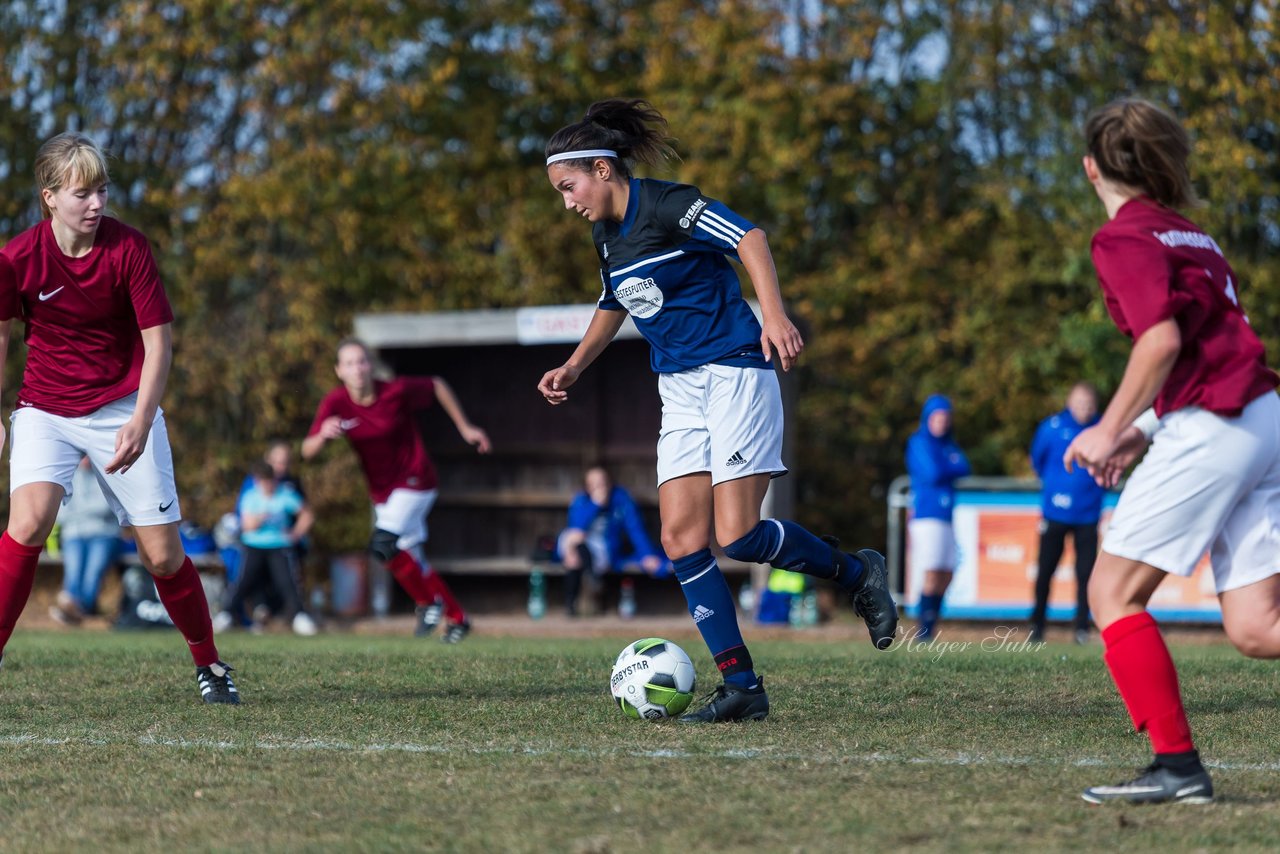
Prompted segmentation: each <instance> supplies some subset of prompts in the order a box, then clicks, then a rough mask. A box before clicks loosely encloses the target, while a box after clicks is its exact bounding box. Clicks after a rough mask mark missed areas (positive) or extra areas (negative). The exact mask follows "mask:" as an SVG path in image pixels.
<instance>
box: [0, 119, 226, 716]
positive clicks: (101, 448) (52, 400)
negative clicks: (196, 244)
mask: <svg viewBox="0 0 1280 854" xmlns="http://www.w3.org/2000/svg"><path fill="white" fill-rule="evenodd" d="M35 173H36V182H37V188H38V190H39V194H40V204H41V207H42V209H43V212H44V217H45V218H44V219H43V220H42V221H41V222H40V223H39V224H38V225H35V226H33V227H32V228H29V229H27V230H26V231H24V232H23V233H21V234H19V235H18V236H17V237H15V238H14V239H13V240H11V241H9V243H8V244H6V245H5V247H4V248H3V249H0V374H2V369H3V360H4V358H5V354H6V353H7V352H8V349H9V335H10V332H11V328H12V325H13V320H14V318H21V319H22V320H23V322H24V323H25V326H26V333H25V338H26V343H27V362H26V369H25V372H24V374H23V378H22V388H21V390H20V391H19V392H18V402H17V407H16V408H15V409H14V412H13V415H12V416H11V424H12V429H11V434H12V448H11V449H10V453H9V488H10V490H11V493H12V494H11V496H10V503H9V525H8V528H7V529H6V531H5V533H4V534H3V536H0V653H3V651H4V646H5V644H6V642H7V641H8V640H9V636H10V635H11V634H12V633H13V627H14V624H15V623H16V622H17V620H18V616H19V615H20V614H21V613H22V609H23V606H24V605H25V604H26V601H27V599H28V597H29V596H30V595H31V585H32V582H33V580H34V578H35V570H36V561H37V559H38V557H39V555H40V550H41V547H42V545H43V544H44V542H45V540H46V539H48V536H49V531H50V529H52V527H53V523H54V520H55V519H56V517H57V513H58V506H59V505H60V504H61V503H62V502H63V501H64V500H65V499H66V497H67V496H68V495H69V494H70V492H71V483H72V476H73V475H74V473H75V470H76V466H77V465H78V463H79V459H80V457H81V456H82V455H84V456H88V458H89V460H90V462H91V463H92V465H93V469H94V472H95V473H96V474H97V476H98V480H99V482H100V483H101V484H102V488H103V492H104V493H105V494H106V496H107V499H108V500H109V501H110V502H111V505H112V507H113V509H114V510H115V512H116V515H117V517H118V518H119V520H120V524H121V525H131V526H132V527H133V529H134V533H135V536H136V539H137V543H138V555H139V557H141V559H142V562H143V565H144V566H146V568H147V570H148V571H150V572H151V574H152V576H153V577H154V578H155V584H156V591H157V592H158V593H159V594H160V601H161V602H163V603H164V606H165V609H166V610H167V611H168V612H169V616H170V617H171V618H172V619H173V623H174V625H175V626H177V627H178V630H179V631H180V632H182V635H183V637H184V638H186V641H187V645H188V646H189V647H190V650H191V656H192V658H193V659H194V660H195V664H196V682H197V685H198V686H199V688H200V694H201V697H202V698H203V699H204V701H205V702H206V703H232V704H234V703H239V702H240V695H239V692H238V691H237V690H236V686H235V684H234V683H233V682H232V681H231V676H230V671H231V668H230V667H228V666H227V665H226V664H225V663H223V662H222V661H220V660H219V658H218V651H217V649H216V648H215V646H214V642H213V627H212V624H211V620H210V616H209V604H208V602H207V601H206V600H205V595H204V588H203V587H202V586H201V584H200V576H199V574H198V573H197V572H196V568H195V566H193V565H192V563H191V560H190V559H189V558H188V557H187V556H186V554H185V553H184V552H183V549H182V541H181V539H180V538H179V536H178V522H179V521H180V520H181V518H182V513H181V510H180V509H179V506H178V493H177V489H176V487H175V485H174V478H173V455H172V452H171V451H170V448H169V438H168V434H167V433H166V431H165V422H164V415H163V413H162V412H161V410H160V397H161V395H162V394H163V392H164V387H165V382H166V380H167V379H168V376H169V365H170V361H171V358H172V340H171V332H170V323H171V322H172V320H173V312H172V310H171V309H170V307H169V301H168V299H167V298H166V296H165V293H164V287H163V285H162V284H161V282H160V276H159V273H158V272H157V270H156V264H155V260H154V258H153V257H152V255H151V247H150V245H149V244H148V243H147V239H146V238H145V237H144V236H143V235H142V234H140V233H139V232H137V231H135V230H134V229H132V228H130V227H128V226H127V225H124V224H123V223H121V222H119V221H118V220H115V219H113V218H111V217H109V216H107V215H106V204H107V186H108V175H107V164H106V159H105V158H104V157H103V155H102V152H101V151H100V150H99V149H98V147H97V146H96V145H95V144H94V143H93V142H92V140H90V139H88V138H87V137H85V136H82V135H80V134H76V133H64V134H60V135H58V136H55V137H54V138H52V139H50V140H49V141H47V142H46V143H45V144H44V145H43V146H41V147H40V150H39V152H37V154H36V160H35ZM3 438H4V429H3V427H0V441H2V440H3ZM0 660H3V659H2V658H0Z"/></svg>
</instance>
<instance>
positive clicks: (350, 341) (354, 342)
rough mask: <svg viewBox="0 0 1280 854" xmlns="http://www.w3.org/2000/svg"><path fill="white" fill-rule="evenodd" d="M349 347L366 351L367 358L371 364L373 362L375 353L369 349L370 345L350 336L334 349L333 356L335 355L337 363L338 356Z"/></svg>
mask: <svg viewBox="0 0 1280 854" xmlns="http://www.w3.org/2000/svg"><path fill="white" fill-rule="evenodd" d="M348 347H359V348H360V349H361V350H363V351H364V355H365V357H366V358H368V359H369V361H371V362H372V361H373V352H372V351H371V350H370V349H369V345H368V344H366V343H364V342H363V341H361V340H360V339H359V338H357V337H355V336H354V335H348V336H347V337H346V338H343V339H342V340H341V341H339V342H338V346H337V347H335V348H333V355H334V359H335V361H336V360H337V357H338V355H339V354H340V353H341V352H342V351H343V350H345V349H346V348H348Z"/></svg>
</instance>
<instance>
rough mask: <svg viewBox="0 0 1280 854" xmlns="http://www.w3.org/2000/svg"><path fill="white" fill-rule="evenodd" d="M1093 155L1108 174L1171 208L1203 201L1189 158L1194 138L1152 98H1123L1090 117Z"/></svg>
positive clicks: (1087, 131) (1088, 127)
mask: <svg viewBox="0 0 1280 854" xmlns="http://www.w3.org/2000/svg"><path fill="white" fill-rule="evenodd" d="M1084 135H1085V142H1086V144H1087V146H1088V149H1089V156H1090V157H1092V158H1093V159H1094V161H1095V162H1096V163H1097V164H1098V171H1100V172H1101V173H1102V176H1103V177H1104V178H1107V179H1109V180H1111V181H1115V182H1117V183H1120V184H1124V185H1126V186H1129V187H1134V188H1137V189H1139V190H1142V191H1143V192H1144V193H1146V194H1147V195H1148V196H1150V197H1151V198H1153V199H1155V200H1156V201H1157V202H1159V203H1160V204H1162V205H1164V206H1165V207H1169V208H1186V207H1191V206H1194V205H1197V204H1199V202H1198V201H1197V199H1196V192H1195V188H1193V187H1192V186H1191V176H1190V174H1189V173H1188V172H1187V158H1188V157H1189V156H1190V155H1191V140H1190V139H1189V138H1188V137H1187V132H1186V131H1185V130H1183V128H1182V125H1181V124H1179V123H1178V120H1177V119H1175V118H1174V117H1173V116H1171V115H1170V114H1169V113H1167V112H1165V111H1164V110H1162V109H1160V108H1159V107H1157V106H1156V105H1155V104H1153V103H1151V102H1150V101H1144V100H1142V99H1140V98H1121V99H1120V100H1117V101H1112V102H1111V103H1110V104H1107V105H1106V106H1105V107H1102V108H1101V109H1098V110H1095V111H1094V112H1093V114H1092V115H1090V116H1089V119H1088V121H1087V122H1085V126H1084Z"/></svg>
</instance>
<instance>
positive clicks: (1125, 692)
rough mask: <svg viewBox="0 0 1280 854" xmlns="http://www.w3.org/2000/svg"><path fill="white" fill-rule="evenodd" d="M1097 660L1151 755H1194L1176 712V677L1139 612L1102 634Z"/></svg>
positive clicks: (1155, 630)
mask: <svg viewBox="0 0 1280 854" xmlns="http://www.w3.org/2000/svg"><path fill="white" fill-rule="evenodd" d="M1102 642H1103V643H1104V644H1105V645H1106V647H1107V651H1106V654H1105V655H1104V656H1103V658H1104V659H1105V660H1106V662H1107V668H1108V669H1109V670H1110V671H1111V678H1112V679H1114V680H1115V683H1116V687H1117V688H1118V689H1120V697H1121V699H1123V700H1124V704H1125V707H1126V708H1128V710H1129V717H1130V718H1132V719H1133V725H1134V727H1135V728H1136V729H1137V730H1138V731H1139V732H1141V731H1142V730H1146V731H1147V735H1148V736H1149V737H1150V738H1151V747H1152V748H1153V749H1154V750H1155V752H1156V753H1183V752H1186V751H1188V750H1194V749H1195V744H1194V743H1192V741H1191V726H1190V724H1188V723H1187V713H1186V711H1185V710H1184V709H1183V708H1182V692H1181V691H1180V690H1179V688H1178V671H1177V669H1176V668H1175V667H1174V666H1173V659H1172V658H1171V657H1170V656H1169V647H1167V646H1165V642H1164V637H1163V636H1162V635H1161V634H1160V627H1159V626H1158V625H1156V621H1155V620H1154V619H1153V618H1152V616H1151V615H1150V614H1148V613H1147V612H1146V611H1143V612H1141V613H1139V614H1133V615H1131V616H1128V617H1122V618H1121V619H1119V620H1116V621H1115V622H1114V623H1112V624H1111V625H1109V626H1107V627H1106V628H1105V629H1103V630H1102Z"/></svg>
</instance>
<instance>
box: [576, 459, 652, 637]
mask: <svg viewBox="0 0 1280 854" xmlns="http://www.w3.org/2000/svg"><path fill="white" fill-rule="evenodd" d="M583 481H584V486H585V489H583V491H582V492H579V493H578V494H577V495H576V496H574V499H573V502H572V503H571V504H570V505H569V525H568V527H566V528H565V529H564V530H563V531H562V532H561V533H560V538H559V541H558V543H557V548H556V551H557V552H558V554H559V557H560V562H561V563H562V564H563V565H564V569H565V607H566V609H567V610H568V613H569V616H571V617H572V616H576V615H577V613H578V598H579V596H580V595H581V592H582V584H583V579H584V577H585V578H587V579H588V580H589V583H590V584H591V585H592V588H593V589H598V587H599V581H600V579H601V578H602V577H603V576H604V575H605V574H606V573H609V572H621V571H622V570H623V568H624V567H625V566H627V565H629V564H633V563H638V564H639V565H640V567H641V568H642V569H643V570H644V571H645V572H647V573H648V574H650V575H652V576H655V577H661V576H666V575H669V574H670V573H671V562H670V561H668V560H667V557H666V555H664V554H663V553H662V550H661V549H659V548H656V547H655V546H654V544H653V542H652V541H651V540H650V539H649V535H648V534H647V533H646V532H645V529H644V520H643V519H642V518H641V517H640V508H639V507H637V506H636V503H635V501H634V500H633V499H632V498H631V496H630V494H628V492H627V491H626V490H625V489H623V488H622V487H621V486H616V485H615V484H614V483H613V481H612V479H611V478H610V477H609V473H608V472H607V471H606V470H605V469H604V467H603V466H598V465H597V466H592V467H591V468H589V469H587V471H586V474H585V476H584V478H583ZM588 570H590V572H589V573H588V572H587V571H588ZM623 585H624V586H623V599H624V601H626V600H628V599H630V597H629V595H628V594H629V593H630V590H629V588H630V586H631V585H630V581H629V579H624V581H623Z"/></svg>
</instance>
